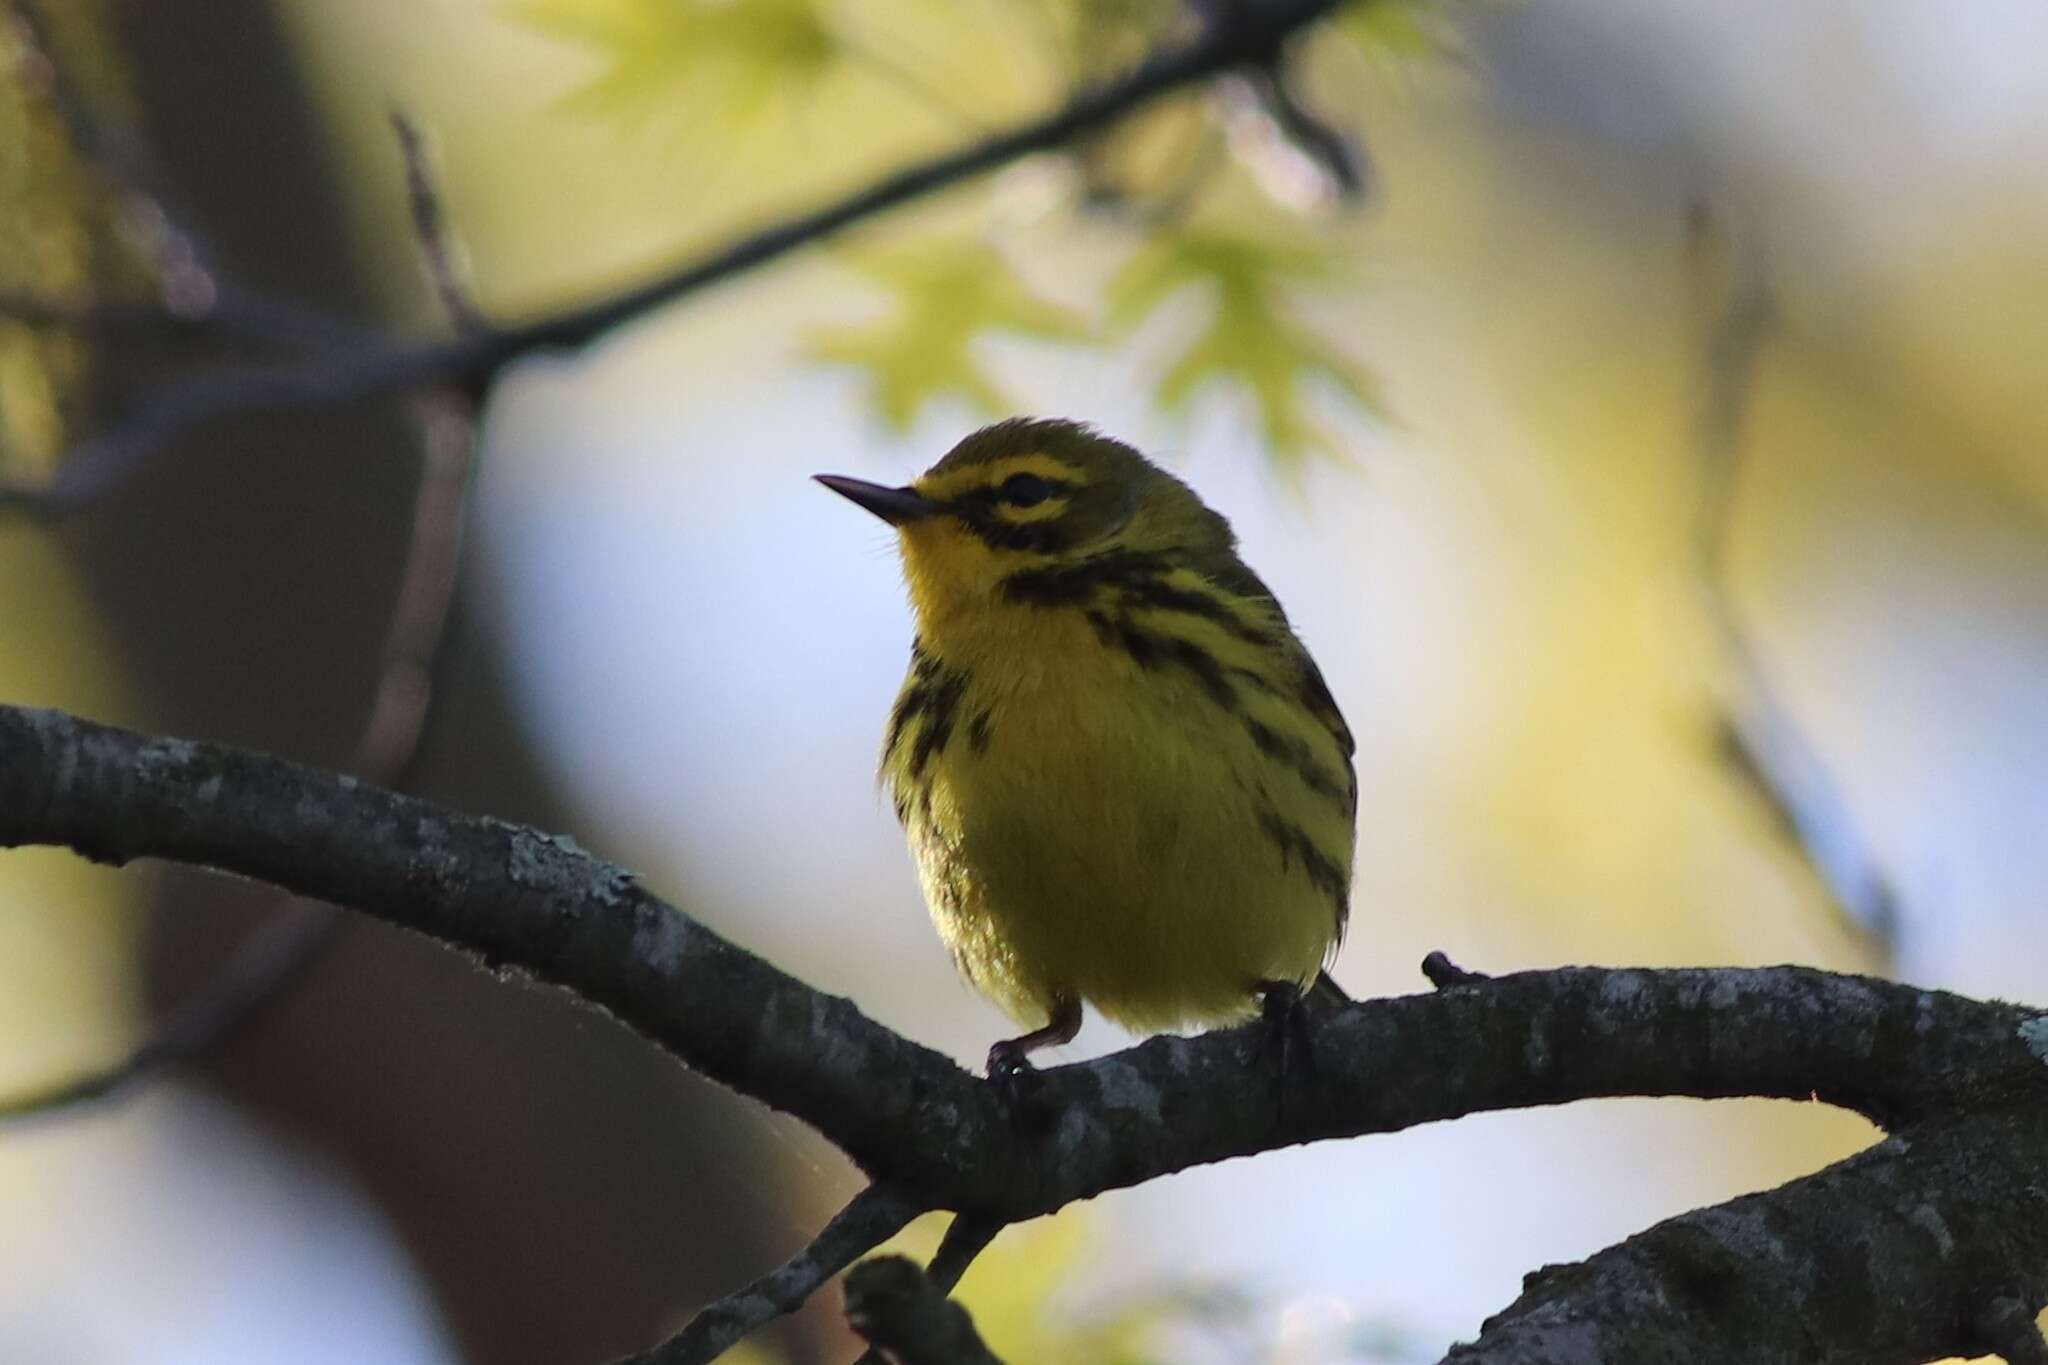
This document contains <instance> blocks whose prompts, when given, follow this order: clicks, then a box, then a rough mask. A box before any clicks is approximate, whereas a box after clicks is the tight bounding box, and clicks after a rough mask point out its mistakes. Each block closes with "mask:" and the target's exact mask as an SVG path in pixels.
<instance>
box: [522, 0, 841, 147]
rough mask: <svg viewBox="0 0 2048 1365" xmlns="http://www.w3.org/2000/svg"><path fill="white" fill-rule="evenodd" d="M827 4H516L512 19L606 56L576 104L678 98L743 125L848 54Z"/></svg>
mask: <svg viewBox="0 0 2048 1365" xmlns="http://www.w3.org/2000/svg"><path fill="white" fill-rule="evenodd" d="M829 9H830V6H829V5H828V4H827V3H826V0H518V2H517V3H515V4H514V5H512V6H511V8H510V10H509V13H510V15H511V17H512V18H513V19H515V20H516V21H518V22H521V23H524V24H526V25H527V26H528V27H530V28H533V29H535V30H537V31H538V32H540V33H543V34H545V35H547V36H549V37H552V38H557V39H561V40H563V41H565V42H572V43H577V44H580V45H581V46H584V47H587V48H590V49H592V50H594V51H595V52H596V54H597V55H598V56H599V58H600V59H601V61H602V66H601V68H600V70H599V72H598V74H597V75H596V76H594V77H592V78H591V79H590V80H589V81H588V82H586V83H585V84H583V85H582V86H580V87H578V88H577V89H576V90H575V91H574V92H573V93H572V94H571V95H570V97H569V101H568V103H569V104H570V105H572V106H581V107H584V108H588V109H596V110H603V111H606V112H612V113H629V112H638V111H644V110H646V109H648V108H650V107H652V106H655V105H658V104H662V103H666V102H669V101H672V100H677V99H681V100H684V101H690V102H699V101H701V102H703V103H704V104H705V105H708V106H709V107H708V108H706V109H705V110H704V112H705V113H706V114H707V115H708V116H709V117H712V118H716V119H720V120H730V121H731V122H734V123H741V124H743V123H747V122H751V121H753V120H754V119H757V118H758V117H760V116H761V115H762V114H763V113H764V112H766V111H767V110H768V109H769V108H770V107H771V105H772V104H773V103H774V102H775V100H776V97H777V96H779V95H798V94H802V93H804V92H805V91H807V90H808V89H809V88H810V87H812V86H814V85H815V84H816V83H817V81H818V80H819V79H820V78H821V77H822V76H824V75H825V73H826V72H828V71H829V70H830V69H831V68H832V67H833V66H834V65H835V64H836V63H837V62H839V61H840V60H841V59H842V58H843V57H845V56H846V55H847V51H846V47H845V44H844V43H843V42H842V41H841V39H840V38H839V37H838V35H837V34H836V33H835V31H834V29H833V27H832V24H831V20H830V15H829Z"/></svg>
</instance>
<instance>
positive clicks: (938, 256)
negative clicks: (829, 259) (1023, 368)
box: [807, 241, 1091, 431]
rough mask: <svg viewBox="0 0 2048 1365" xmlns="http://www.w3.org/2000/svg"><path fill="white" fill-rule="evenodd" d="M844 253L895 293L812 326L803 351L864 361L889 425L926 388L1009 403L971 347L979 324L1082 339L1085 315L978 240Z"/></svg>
mask: <svg viewBox="0 0 2048 1365" xmlns="http://www.w3.org/2000/svg"><path fill="white" fill-rule="evenodd" d="M848 260H849V262H850V263H851V264H852V265H854V266H855V267H857V268H858V269H859V270H860V271H861V272H862V273H863V274H865V275H867V276H868V277H869V278H870V279H871V280H873V281H874V282H875V283H876V284H878V285H880V286H881V287H882V288H883V289H885V290H887V291H888V293H889V294H890V295H891V297H892V300H893V307H892V309H891V311H890V312H889V313H888V314H887V315H886V316H884V317H883V318H881V319H879V320H877V321H875V322H871V323H861V324H857V325H854V326H848V327H835V328H827V329H822V330H819V331H816V332H813V333H812V334H811V336H810V339H809V346H808V348H807V349H808V351H809V354H810V355H811V356H812V357H813V358H815V359H819V360H824V361H829V362H831V363H834V364H841V365H851V366H854V367H855V368H857V369H859V370H861V371H863V372H864V373H865V374H866V376H867V379H868V381H869V383H870V384H871V385H872V386H873V391H874V392H873V400H874V404H875V408H876V410H877V411H878V412H879V413H880V414H881V416H882V418H883V420H884V421H886V422H888V423H889V424H890V425H891V426H892V427H895V428H896V429H897V430H899V431H900V430H902V429H904V428H906V427H908V426H909V425H910V424H911V423H912V422H913V421H915V420H916V419H917V415H918V413H919V411H920V410H921V409H922V408H923V407H924V405H925V404H926V403H928V402H930V401H931V400H932V399H934V398H938V397H940V396H942V395H946V394H957V395H962V396H964V397H966V398H967V399H968V401H969V402H971V403H973V404H974V405H975V406H976V407H977V408H979V409H981V410H982V411H984V412H988V413H1000V412H1003V411H1005V410H1007V408H1008V407H1009V404H1008V402H1007V401H1006V400H1005V398H1004V396H1003V394H1002V392H1001V391H1000V390H999V389H998V388H997V387H996V385H995V383H994V381H992V380H991V379H990V378H989V377H988V375H987V373H986V372H985V371H984V370H983V368H982V366H981V364H980V362H979V361H978V360H977V359H976V357H975V355H974V343H975V342H976V340H977V339H978V338H980V337H981V336H982V334H984V333H988V332H1011V333H1015V334H1017V335H1021V336H1032V337H1043V338H1047V339H1050V340H1056V341H1083V340H1087V339H1088V338H1089V337H1090V335H1091V333H1090V329H1089V328H1088V326H1087V323H1086V321H1085V320H1084V319H1082V318H1081V317H1079V316H1078V315H1076V314H1074V313H1072V312H1069V311H1068V310H1066V309H1064V308H1061V307H1059V306H1058V305H1056V304H1052V303H1048V302H1047V301H1046V300H1044V299H1042V298H1040V297H1039V296H1038V295H1036V294H1034V293H1032V292H1031V291H1030V290H1029V289H1027V288H1026V287H1025V286H1024V285H1023V284H1022V283H1021V282H1019V280H1018V279H1017V277H1016V275H1015V273H1014V272H1013V271H1012V270H1011V269H1010V265H1009V262H1008V261H1006V260H1004V258H1003V256H1002V253H1000V252H998V251H997V250H995V249H994V248H993V247H991V246H989V245H987V244H986V243H984V242H980V241H959V242H952V243H938V244H935V243H930V242H921V243H913V244H911V245H909V246H899V247H895V248H892V249H891V250H889V251H887V252H885V253H878V252H868V253H863V254H861V255H857V256H852V257H849V258H848Z"/></svg>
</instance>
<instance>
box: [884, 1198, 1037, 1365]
mask: <svg viewBox="0 0 2048 1365" xmlns="http://www.w3.org/2000/svg"><path fill="white" fill-rule="evenodd" d="M1008 1226H1009V1224H1007V1223H1005V1222H1003V1221H1002V1220H1001V1219H999V1218H978V1217H976V1216H974V1215H973V1214H966V1213H963V1214H959V1215H957V1216H956V1217H955V1218H954V1219H953V1221H952V1222H951V1223H949V1224H947V1225H946V1235H945V1236H944V1237H941V1238H940V1239H939V1249H938V1250H937V1251H935V1252H933V1253H932V1259H931V1264H929V1265H927V1266H926V1267H925V1268H924V1275H923V1278H924V1280H925V1281H926V1282H927V1283H929V1284H930V1285H931V1287H932V1288H933V1289H934V1290H936V1291H937V1294H938V1297H939V1298H942V1299H943V1298H944V1297H946V1295H948V1294H951V1293H952V1292H953V1290H954V1289H955V1288H957V1287H958V1286H959V1284H960V1277H961V1276H962V1275H965V1274H966V1273H967V1267H969V1266H970V1265H973V1264H974V1258H975V1257H977V1256H979V1255H981V1253H982V1252H984V1251H986V1250H987V1249H988V1244H989V1243H990V1242H993V1241H994V1240H995V1239H996V1235H997V1234H998V1233H1000V1232H1001V1231H1002V1230H1003V1229H1004V1228H1006V1227H1008ZM847 1292H848V1295H849V1298H848V1304H847V1316H848V1317H852V1316H853V1315H854V1306H853V1302H852V1298H851V1295H852V1287H851V1285H849V1286H848V1291H847ZM854 1330H855V1331H860V1329H859V1327H858V1326H856V1327H855V1329H854ZM969 1330H972V1329H971V1328H970V1329H969ZM861 1335H862V1336H867V1333H865V1332H862V1333H861ZM870 1339H871V1340H872V1338H870ZM881 1347H882V1343H876V1344H875V1345H873V1346H871V1347H870V1348H869V1349H868V1350H866V1351H863V1352H862V1353H861V1356H860V1359H858V1360H856V1361H855V1362H854V1365H886V1362H885V1361H884V1360H883V1358H882V1354H881Z"/></svg>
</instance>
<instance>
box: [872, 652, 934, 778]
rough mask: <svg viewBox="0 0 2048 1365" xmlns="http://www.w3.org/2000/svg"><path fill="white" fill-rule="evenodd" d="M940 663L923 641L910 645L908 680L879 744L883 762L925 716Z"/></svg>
mask: <svg viewBox="0 0 2048 1365" xmlns="http://www.w3.org/2000/svg"><path fill="white" fill-rule="evenodd" d="M940 671H941V670H940V667H939V661H938V660H937V659H934V658H933V657H932V656H931V655H930V654H928V653H926V652H925V647H924V641H923V640H912V641H911V642H910V680H909V682H908V683H907V684H905V686H904V688H903V695H902V696H900V697H898V698H897V699H896V709H895V710H894V711H891V712H890V713H889V734H888V737H887V738H886V739H884V740H883V741H882V757H883V760H884V761H885V762H886V761H887V760H888V758H889V757H890V756H891V755H892V754H894V753H895V752H896V746H897V745H898V744H900V743H902V742H903V730H904V727H906V726H907V725H909V724H910V722H911V721H913V720H915V719H917V718H918V717H919V716H921V715H923V714H924V711H925V708H926V707H927V706H929V705H930V704H931V693H932V689H933V687H934V686H935V685H936V683H937V681H938V677H939V673H940Z"/></svg>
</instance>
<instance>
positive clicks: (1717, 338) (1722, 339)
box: [1687, 208, 1899, 962]
mask: <svg viewBox="0 0 2048 1365" xmlns="http://www.w3.org/2000/svg"><path fill="white" fill-rule="evenodd" d="M1687 226H1688V232H1689V233H1690V236H1691V241H1690V243H1689V245H1690V248H1691V250H1692V254H1693V256H1694V260H1693V269H1694V272H1695V274H1696V275H1701V276H1711V275H1713V274H1714V273H1715V271H1714V269H1713V265H1714V262H1713V260H1712V259H1711V258H1713V257H1716V256H1721V257H1725V259H1724V260H1721V261H1720V262H1719V264H1720V266H1721V268H1722V270H1723V271H1725V274H1726V278H1725V279H1721V280H1709V281H1705V283H1707V284H1708V285H1709V287H1710V288H1715V289H1716V290H1717V297H1716V298H1715V299H1714V302H1713V305H1712V307H1713V324H1712V331H1711V333H1710V335H1709V337H1708V339H1707V347H1706V354H1705V360H1704V368H1705V377H1706V392H1705V395H1704V397H1703V399H1702V402H1701V407H1700V415H1699V421H1698V425H1697V427H1696V429H1695V438H1694V445H1695V449H1696V450H1697V451H1698V459H1699V478H1700V483H1699V504H1698V512H1697V517H1696V520H1695V522H1694V531H1693V537H1694V539H1693V546H1694V553H1695V555H1696V557H1697V561H1698V569H1697V572H1698V579H1699V585H1700V590H1701V594H1702V597H1703V598H1704V601H1705V611H1706V617H1707V621H1708V625H1709V626H1710V628H1711V629H1712V631H1713V633H1714V638H1715V642H1716V645H1717V647H1718V648H1719V650H1720V652H1721V654H1722V655H1723V658H1724V661H1725V662H1726V663H1727V664H1728V666H1729V667H1730V668H1731V669H1732V670H1733V674H1734V677H1733V682H1732V688H1731V695H1730V697H1729V698H1728V700H1727V702H1726V707H1725V709H1724V710H1723V711H1722V712H1721V714H1720V715H1719V716H1718V717H1717V718H1716V733H1717V738H1718V740H1719V744H1720V757H1721V758H1722V759H1723V760H1724V762H1725V764H1726V766H1727V769H1728V771H1729V772H1730V773H1731V774H1733V775H1734V777H1735V778H1736V780H1737V781H1739V782H1740V783H1741V784H1742V786H1743V787H1744V788H1745V789H1746V790H1748V791H1749V792H1751V793H1752V794H1753V795H1754V796H1755V797H1756V798H1757V799H1758V800H1759V801H1760V802H1761V803H1762V804H1763V806H1764V808H1765V809H1766V810H1767V811H1768V812H1769V813H1770V814H1771V817H1772V819H1773V822H1774V823H1775V825H1776V826H1777V828H1778V829H1779V830H1780V831H1781V832H1782V834H1783V836H1784V841H1785V843H1786V845H1787V846H1788V847H1789V848H1790V849H1791V850H1792V851H1793V852H1794V853H1795V854H1796V855H1797V856H1798V857H1799V858H1800V860H1801V861H1802V862H1803V863H1804V864H1805V865H1806V866H1807V867H1808V868H1809V869H1811V871H1812V872H1813V874H1814V877H1815V879H1816V880H1817V882H1818V883H1819V885H1820V886H1821V887H1822V889H1823V890H1824V891H1825V892H1826V894H1827V896H1828V897H1829V900H1830V902H1831V904H1832V905H1833V906H1834V908H1835V909H1836V910H1837V912H1838V913H1840V915H1841V916H1842V917H1843V919H1844V921H1845V922H1846V923H1847V924H1848V925H1849V926H1850V927H1851V928H1852V929H1854V930H1855V931H1856V932H1857V933H1858V934H1859V935H1860V936H1862V937H1863V938H1864V939H1865V941H1866V942H1867V943H1868V945H1869V946H1870V948H1871V949H1872V950H1873V951H1874V952H1875V953H1876V954H1877V955H1878V957H1879V959H1880V961H1882V962H1889V961H1890V959H1891V955H1892V953H1893V952H1894V950H1895V949H1896V947H1897V939H1898V932H1899V901H1898V894H1897V891H1896V888H1894V886H1893V885H1892V883H1891V880H1890V878H1889V877H1887V876H1886V874H1885V872H1884V870H1883V869H1882V868H1881V867H1880V866H1879V864H1878V860H1877V858H1876V856H1875V855H1874V854H1873V852H1872V851H1871V848H1870V845H1869V843H1868V841H1867V840H1866V838H1865V837H1864V835H1863V833H1862V831H1861V830H1860V829H1859V828H1858V826H1857V824H1856V821H1855V818H1854V817H1853V816H1852V815H1851V813H1850V811H1849V809H1848V805H1847V803H1846V802H1845V801H1844V800H1843V799H1842V794H1841V791H1840V788H1839V787H1838V786H1837V785H1836V783H1835V780H1834V778H1833V776H1832V775H1831V774H1830V773H1829V771H1828V769H1827V765H1826V764H1825V763H1824V762H1822V760H1821V758H1820V756H1819V754H1818V753H1816V752H1815V750H1814V747H1813V745H1812V743H1811V742H1810V741H1809V740H1808V739H1807V737H1806V735H1805V733H1804V731H1803V730H1802V729H1801V727H1800V725H1799V722H1798V721H1797V720H1796V719H1795V718H1794V716H1793V714H1792V712H1791V710H1790V709H1789V708H1788V707H1787V706H1786V705H1785V704H1784V702H1783V700H1782V699H1781V698H1780V697H1779V695H1778V692H1777V688H1776V687H1775V686H1774V685H1773V683H1772V681H1771V677H1770V674H1769V671H1768V670H1767V669H1766V668H1765V667H1764V664H1763V661H1762V659H1761V658H1759V657H1758V655H1757V652H1756V649H1755V647H1754V646H1753V645H1752V644H1751V642H1750V637H1749V632H1748V631H1747V629H1746V628H1745V627H1744V625H1743V621H1742V616H1741V613H1740V612H1739V611H1737V609H1736V606H1735V602H1734V600H1733V597H1732V595H1731V589H1730V584H1729V580H1728V543H1729V537H1730V534H1731V531H1732V527H1733V523H1734V518H1735V505H1736V488H1737V483H1738V479H1739V476H1740V472H1741V464H1742V450H1743V426H1744V423H1745V419H1746V417H1747V414H1748V411H1749V406H1750V399H1751V395H1752V394H1753V393H1754V391H1755V387H1756V370H1757V363H1758V359H1759V356H1760V355H1761V353H1762V350H1763V347H1764V345H1765V343H1766V342H1767V341H1768V340H1769V339H1770V337H1771V334H1772V333H1773V331H1774V330H1775V328H1776V325H1777V309H1776V306H1775V304H1774V303H1773V302H1772V299H1771V293H1770V286H1769V283H1768V280H1767V278H1766V273H1765V270H1764V266H1763V262H1762V261H1761V260H1760V259H1759V258H1758V252H1757V248H1756V247H1755V246H1754V245H1753V244H1751V243H1748V242H1742V241H1731V240H1730V239H1729V238H1728V236H1727V234H1726V233H1725V232H1724V231H1722V230H1721V227H1720V225H1718V224H1716V223H1714V222H1713V221H1712V220H1711V219H1710V218H1709V217H1708V216H1707V214H1706V211H1705V209H1704V208H1698V209H1696V210H1695V212H1694V214H1693V216H1692V218H1691V220H1690V221H1689V223H1688V225H1687Z"/></svg>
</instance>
